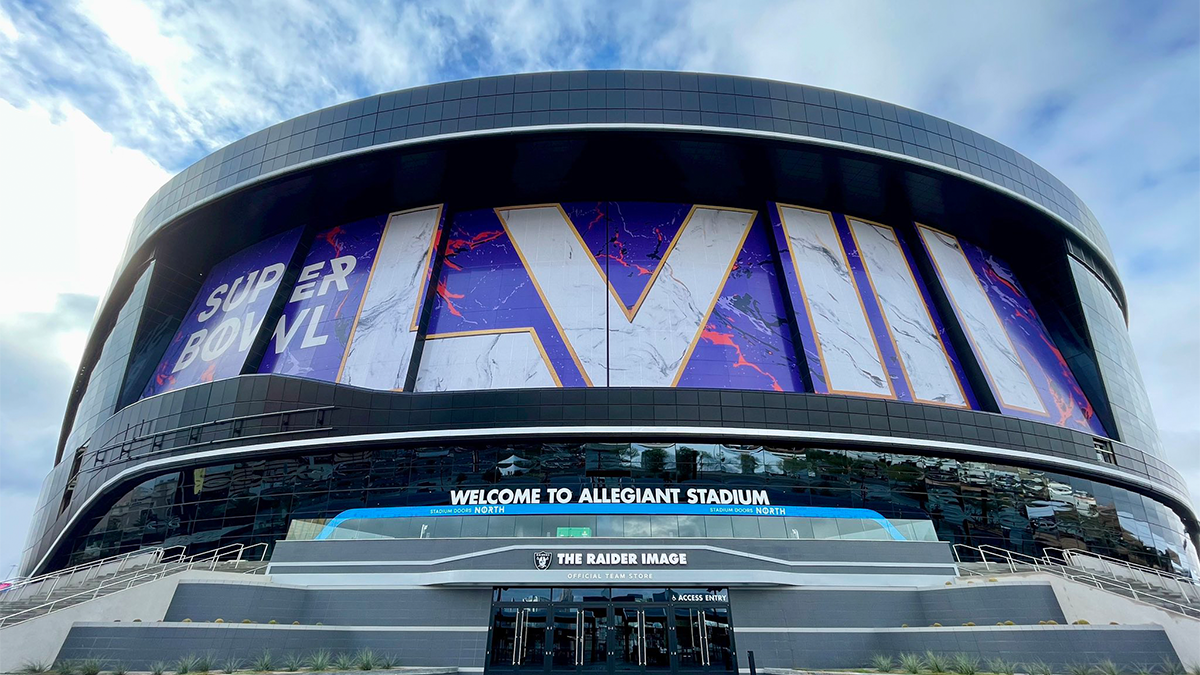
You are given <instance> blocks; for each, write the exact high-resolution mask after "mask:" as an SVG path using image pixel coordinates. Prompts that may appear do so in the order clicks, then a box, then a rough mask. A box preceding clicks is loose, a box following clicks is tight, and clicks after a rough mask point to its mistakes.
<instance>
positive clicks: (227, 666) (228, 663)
mask: <svg viewBox="0 0 1200 675" xmlns="http://www.w3.org/2000/svg"><path fill="white" fill-rule="evenodd" d="M241 669H242V660H241V659H234V658H229V659H225V663H224V665H222V666H221V670H222V671H223V672H226V673H236V672H237V671H239V670H241Z"/></svg>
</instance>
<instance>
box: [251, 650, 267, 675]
mask: <svg viewBox="0 0 1200 675" xmlns="http://www.w3.org/2000/svg"><path fill="white" fill-rule="evenodd" d="M250 667H251V668H253V669H254V670H255V671H257V672H260V673H265V672H267V671H268V670H270V669H271V650H270V649H264V650H263V651H262V653H261V654H259V655H258V657H257V658H255V659H254V661H253V662H252V663H251V664H250Z"/></svg>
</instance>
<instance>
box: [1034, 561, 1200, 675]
mask: <svg viewBox="0 0 1200 675" xmlns="http://www.w3.org/2000/svg"><path fill="white" fill-rule="evenodd" d="M1028 578H1029V579H1031V580H1035V579H1036V580H1044V581H1045V582H1046V583H1049V584H1050V587H1051V588H1053V589H1054V595H1055V597H1057V598H1058V602H1059V604H1060V605H1061V606H1062V608H1063V613H1064V614H1065V615H1066V618H1067V621H1078V620H1079V619H1083V620H1084V621H1088V622H1090V623H1093V624H1107V623H1109V622H1111V621H1115V622H1117V623H1120V624H1157V625H1159V626H1162V628H1163V630H1164V631H1165V632H1166V634H1167V637H1168V638H1170V640H1171V644H1172V645H1173V646H1174V647H1175V652H1176V653H1177V654H1178V655H1179V659H1180V661H1182V662H1183V663H1184V664H1186V665H1188V666H1192V665H1200V619H1191V618H1188V617H1186V616H1180V615H1179V614H1174V613H1171V612H1168V611H1165V610H1162V609H1159V608H1157V607H1154V606H1151V605H1147V604H1145V603H1142V602H1136V601H1134V600H1131V599H1129V598H1126V597H1124V596H1121V595H1117V594H1116V593H1108V592H1105V591H1101V590H1097V589H1094V588H1092V587H1090V586H1085V585H1083V584H1079V583H1075V582H1071V581H1067V580H1066V579H1060V578H1059V577H1056V576H1054V575H1052V574H1036V575H1029V577H1028Z"/></svg>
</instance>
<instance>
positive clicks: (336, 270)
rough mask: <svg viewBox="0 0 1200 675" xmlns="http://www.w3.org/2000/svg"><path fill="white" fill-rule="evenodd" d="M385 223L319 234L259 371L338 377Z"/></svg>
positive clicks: (369, 221) (381, 218) (366, 223)
mask: <svg viewBox="0 0 1200 675" xmlns="http://www.w3.org/2000/svg"><path fill="white" fill-rule="evenodd" d="M386 223H387V217H386V216H378V217H375V218H368V219H366V220H360V221H358V222H356V223H351V224H349V225H338V226H337V227H333V228H330V229H328V230H325V231H324V232H321V233H320V234H318V235H317V237H316V240H315V241H313V244H312V248H310V249H309V251H308V257H307V258H305V260H304V267H302V268H301V271H300V276H299V277H298V278H297V279H296V284H295V286H294V287H293V289H292V295H291V298H290V299H289V300H288V303H287V305H285V306H284V310H283V315H282V316H281V317H279V322H278V323H277V324H276V325H275V328H274V333H273V334H272V336H271V342H270V344H269V345H268V346H267V352H266V354H264V355H263V360H262V363H261V364H260V365H259V368H258V372H260V373H278V374H280V375H296V376H299V377H308V378H312V379H317V380H323V381H325V382H335V381H336V380H337V377H338V372H339V370H340V369H341V366H342V359H343V358H344V357H345V354H346V345H347V343H348V342H349V339H350V334H351V331H352V330H353V329H354V323H355V321H356V320H357V318H358V310H359V306H360V305H361V304H362V296H363V293H364V291H365V290H366V286H367V280H368V279H369V278H370V275H371V267H372V264H373V263H374V261H375V254H376V253H377V251H378V249H379V238H380V236H381V235H382V233H383V228H384V225H385V224H386Z"/></svg>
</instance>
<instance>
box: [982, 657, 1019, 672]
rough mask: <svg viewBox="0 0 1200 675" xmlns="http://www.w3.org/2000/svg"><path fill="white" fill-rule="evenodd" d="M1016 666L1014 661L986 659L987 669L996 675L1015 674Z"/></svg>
mask: <svg viewBox="0 0 1200 675" xmlns="http://www.w3.org/2000/svg"><path fill="white" fill-rule="evenodd" d="M1018 667H1019V666H1018V665H1017V664H1016V663H1012V662H1010V661H1005V660H1004V659H992V660H991V661H988V670H990V671H992V672H993V673H996V675H1016V672H1017V668H1018Z"/></svg>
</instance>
